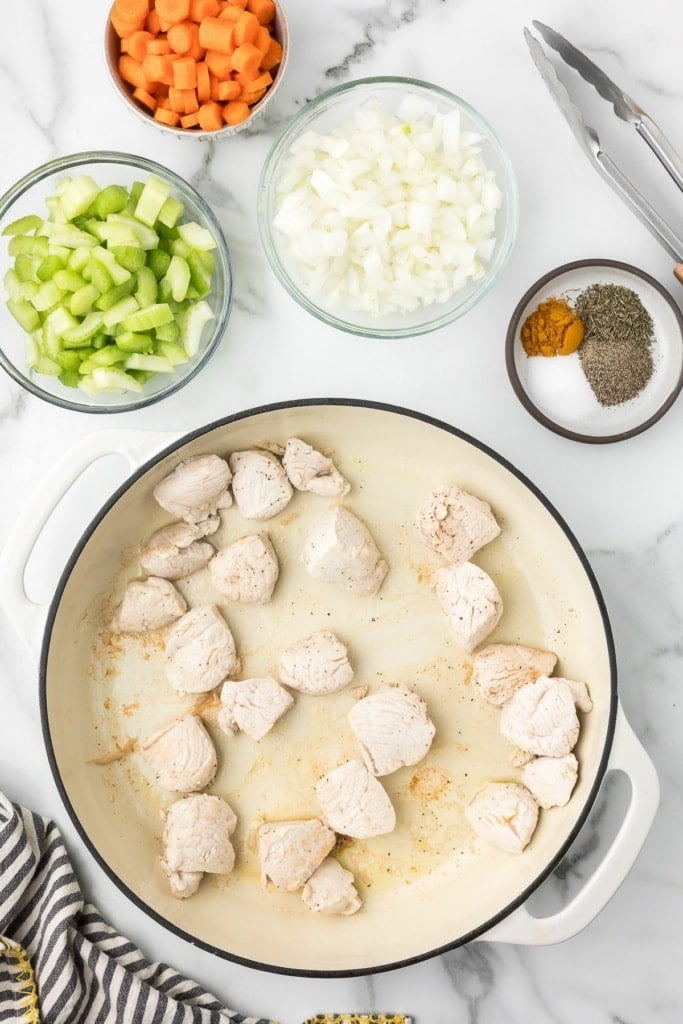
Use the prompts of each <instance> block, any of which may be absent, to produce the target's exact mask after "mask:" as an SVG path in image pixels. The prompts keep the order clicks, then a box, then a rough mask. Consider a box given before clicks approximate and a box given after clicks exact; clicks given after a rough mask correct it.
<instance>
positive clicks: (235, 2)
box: [228, 0, 247, 10]
mask: <svg viewBox="0 0 683 1024" xmlns="http://www.w3.org/2000/svg"><path fill="white" fill-rule="evenodd" d="M228 2H229V3H230V6H231V7H239V8H241V10H244V8H245V7H246V6H247V0H228Z"/></svg>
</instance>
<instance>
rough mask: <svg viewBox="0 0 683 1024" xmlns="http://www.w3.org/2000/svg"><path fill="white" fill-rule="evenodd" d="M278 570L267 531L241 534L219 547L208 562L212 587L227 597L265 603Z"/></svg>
mask: <svg viewBox="0 0 683 1024" xmlns="http://www.w3.org/2000/svg"><path fill="white" fill-rule="evenodd" d="M279 574H280V567H279V565H278V560H277V555H276V554H275V550H274V548H273V545H272V544H271V543H270V539H269V537H268V534H267V533H257V534H253V535H251V536H249V537H242V538H241V539H240V540H236V541H235V542H234V544H229V545H228V546H227V547H226V548H222V549H221V550H220V551H219V552H218V553H217V554H216V555H215V556H214V557H213V558H212V559H211V561H210V562H209V576H210V577H211V582H212V583H213V585H214V587H215V588H216V590H219V591H220V592H221V594H224V595H225V596H226V597H228V598H229V599H230V600H231V601H242V602H243V603H244V604H265V603H266V602H267V601H270V598H271V596H272V593H273V590H274V589H275V584H276V583H277V578H278V576H279Z"/></svg>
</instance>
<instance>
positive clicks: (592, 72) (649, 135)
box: [524, 21, 683, 284]
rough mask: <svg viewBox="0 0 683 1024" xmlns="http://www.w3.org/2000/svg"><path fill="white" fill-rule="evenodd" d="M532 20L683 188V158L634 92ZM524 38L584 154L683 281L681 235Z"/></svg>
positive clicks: (526, 33) (536, 48) (540, 52)
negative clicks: (623, 167) (616, 160)
mask: <svg viewBox="0 0 683 1024" xmlns="http://www.w3.org/2000/svg"><path fill="white" fill-rule="evenodd" d="M532 24H533V26H534V28H535V29H536V30H537V31H538V32H540V34H541V35H542V36H543V38H544V39H545V41H546V43H548V44H549V45H550V46H552V47H553V49H554V50H557V52H558V53H559V55H560V57H562V59H563V60H564V62H565V63H566V64H569V66H570V67H572V68H574V69H575V70H576V71H578V72H579V74H580V75H581V77H582V78H583V79H584V80H585V81H586V82H588V83H589V84H590V85H592V86H593V87H594V88H595V89H596V90H597V92H598V93H599V94H600V95H601V96H602V97H603V98H604V99H606V100H608V101H609V102H610V103H611V104H612V106H613V108H614V113H615V114H616V115H617V117H620V118H621V119H622V120H623V121H627V122H628V123H629V124H632V125H634V126H635V129H636V131H637V132H638V134H639V135H640V137H641V138H642V139H645V141H646V142H647V144H648V146H649V147H650V149H651V150H652V152H653V153H654V154H655V156H656V157H657V158H658V159H659V161H660V162H661V163H662V164H663V165H664V167H665V168H666V170H667V171H668V173H669V174H670V175H671V177H672V178H673V180H674V181H675V182H676V184H677V185H678V187H679V188H680V189H681V190H682V191H683V160H681V157H680V156H679V155H678V153H677V152H676V151H675V149H674V148H673V146H672V145H671V143H670V142H669V141H668V139H667V138H666V136H665V135H664V133H663V132H662V130H661V129H660V128H658V127H657V125H656V124H655V122H654V121H653V120H652V118H651V117H650V116H649V115H648V114H646V113H645V111H644V110H643V109H642V107H640V106H639V105H638V104H637V103H636V102H635V101H634V100H632V99H631V97H630V96H627V95H626V93H625V92H623V91H622V90H621V89H620V88H619V86H618V85H615V83H614V82H613V81H612V80H611V79H610V78H608V77H607V75H606V74H605V73H604V71H601V70H600V68H599V67H598V66H597V65H596V64H594V63H593V61H592V60H589V59H588V57H586V55H585V54H584V53H582V52H581V50H577V48H576V47H575V46H572V44H571V43H570V42H568V40H566V39H565V38H564V36H561V35H560V34H559V32H555V31H554V30H553V29H552V28H549V27H548V26H547V25H544V24H542V22H540V21H534V22H532ZM524 37H525V39H526V42H527V46H528V47H529V50H530V52H531V56H532V58H533V61H534V64H535V65H536V67H537V68H538V70H539V72H540V75H541V78H542V79H543V81H544V82H545V84H546V85H547V86H548V89H549V90H550V93H551V95H552V96H553V98H554V100H555V102H556V103H557V105H558V107H559V108H560V110H561V111H562V113H563V114H564V116H565V118H566V119H567V123H568V124H569V127H570V128H571V130H572V132H573V133H574V137H575V138H576V139H577V141H578V143H579V144H580V146H581V147H582V149H583V151H584V153H585V154H586V156H587V157H588V158H589V159H590V161H591V162H592V164H593V166H594V167H595V168H596V169H597V170H598V172H599V173H600V174H601V175H602V177H603V178H605V179H606V181H608V182H609V184H610V185H611V186H612V188H613V189H614V191H615V192H617V193H618V195H620V196H621V198H622V199H623V200H624V201H625V202H626V203H627V205H628V206H630V207H631V209H632V210H633V212H634V213H635V215H636V216H637V217H638V218H639V220H641V221H642V223H643V224H644V225H645V227H647V228H648V229H649V230H650V231H651V232H652V234H653V235H654V236H655V238H656V239H657V240H658V241H659V242H660V243H661V244H662V245H663V246H664V248H665V249H666V251H667V252H668V253H669V255H670V256H672V257H673V259H674V261H675V263H676V266H675V268H674V273H675V275H676V277H677V278H678V280H679V281H680V282H681V283H682V284H683V239H681V238H680V237H679V236H678V235H677V234H676V232H675V231H674V230H673V229H672V228H671V227H670V225H669V224H667V223H666V221H665V220H664V219H663V217H661V216H660V215H659V214H658V213H657V211H656V210H655V209H654V207H652V206H651V205H650V203H649V202H648V201H647V199H646V198H645V196H644V195H642V193H641V192H639V191H638V189H637V188H636V187H635V185H634V184H633V183H632V182H631V181H629V179H628V178H627V177H626V175H625V174H623V173H622V171H621V170H620V169H619V167H617V165H616V164H615V163H614V161H613V160H612V159H610V157H609V155H608V154H607V153H605V151H604V150H603V149H602V147H601V145H600V139H599V138H598V135H597V132H596V131H595V130H594V129H593V128H591V127H590V125H587V124H586V122H585V121H584V119H583V116H582V115H581V111H580V110H579V109H578V107H577V106H576V105H575V103H574V102H573V101H572V99H571V97H570V96H569V93H568V92H567V90H566V88H565V87H564V85H563V84H562V82H561V81H560V79H559V78H558V77H557V73H556V71H555V68H554V67H553V65H552V63H551V62H550V60H548V58H547V56H546V54H545V51H544V50H543V47H542V46H541V44H540V43H539V42H538V40H537V39H536V38H535V37H534V36H532V34H531V32H529V30H528V29H526V28H525V29H524Z"/></svg>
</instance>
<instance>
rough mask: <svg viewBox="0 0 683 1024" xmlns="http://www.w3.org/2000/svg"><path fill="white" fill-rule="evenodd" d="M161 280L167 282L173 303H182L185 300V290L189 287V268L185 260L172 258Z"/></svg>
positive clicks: (179, 257) (176, 257)
mask: <svg viewBox="0 0 683 1024" xmlns="http://www.w3.org/2000/svg"><path fill="white" fill-rule="evenodd" d="M163 280H164V281H168V283H169V284H170V286H171V295H172V297H173V301H174V302H182V301H183V300H184V299H185V298H186V296H187V289H188V288H189V286H190V268H189V266H188V265H187V260H184V259H183V257H182V256H172V257H171V262H170V264H169V267H168V270H167V271H166V276H165V277H164V279H163ZM162 283H163V282H162Z"/></svg>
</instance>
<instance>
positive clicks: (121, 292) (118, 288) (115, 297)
mask: <svg viewBox="0 0 683 1024" xmlns="http://www.w3.org/2000/svg"><path fill="white" fill-rule="evenodd" d="M136 284H137V278H136V277H134V276H133V275H132V274H131V276H130V277H129V278H128V280H127V281H124V282H123V284H117V285H115V286H114V287H113V288H108V289H107V290H106V292H102V294H101V295H100V297H99V298H98V299H95V303H94V305H95V309H101V310H105V309H111V307H112V306H113V305H115V304H116V303H117V302H120V300H121V299H125V297H126V295H130V294H131V293H132V292H133V291H134V290H135V286H136Z"/></svg>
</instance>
